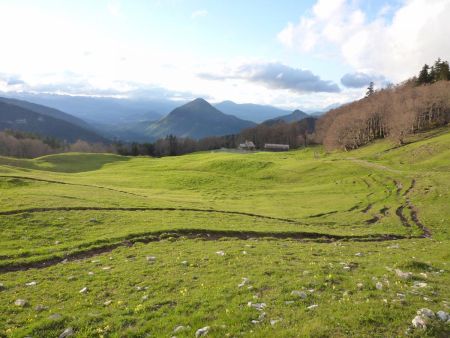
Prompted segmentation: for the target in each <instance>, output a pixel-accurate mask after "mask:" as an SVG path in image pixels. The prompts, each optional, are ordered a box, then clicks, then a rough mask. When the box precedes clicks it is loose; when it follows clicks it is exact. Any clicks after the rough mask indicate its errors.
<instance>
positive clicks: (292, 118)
mask: <svg viewBox="0 0 450 338" xmlns="http://www.w3.org/2000/svg"><path fill="white" fill-rule="evenodd" d="M307 117H309V115H308V114H306V113H305V112H302V111H301V110H298V109H297V110H294V111H293V112H292V113H290V114H287V115H282V116H278V117H276V118H273V119H270V120H267V121H264V122H263V124H265V125H267V126H272V125H274V124H277V123H280V122H286V123H292V122H297V121H301V120H303V119H305V118H307Z"/></svg>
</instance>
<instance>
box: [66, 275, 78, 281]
mask: <svg viewBox="0 0 450 338" xmlns="http://www.w3.org/2000/svg"><path fill="white" fill-rule="evenodd" d="M75 279H76V278H75V276H69V277H67V280H68V281H72V280H75Z"/></svg>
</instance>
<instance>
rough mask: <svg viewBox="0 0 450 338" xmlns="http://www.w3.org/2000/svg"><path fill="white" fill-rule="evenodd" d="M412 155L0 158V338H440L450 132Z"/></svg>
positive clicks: (401, 151) (367, 151) (376, 147)
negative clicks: (204, 335)
mask: <svg viewBox="0 0 450 338" xmlns="http://www.w3.org/2000/svg"><path fill="white" fill-rule="evenodd" d="M408 141H409V142H410V143H408V144H406V145H404V146H401V147H399V146H397V145H396V144H392V143H390V142H389V141H387V140H383V141H379V142H375V143H373V144H371V145H369V146H365V147H362V148H360V149H358V150H355V151H351V152H335V153H325V152H324V151H323V150H322V148H321V147H316V148H314V147H312V148H307V149H305V150H299V151H291V152H286V153H265V152H260V153H251V154H238V153H226V152H204V153H195V154H192V155H185V156H178V157H165V158H131V157H130V158H128V157H121V156H116V155H107V154H77V153H72V154H62V155H51V156H46V157H42V158H37V159H33V160H17V159H11V158H1V157H0V228H1V236H2V241H1V244H2V245H1V246H0V283H1V284H0V313H1V314H2V316H1V317H0V336H7V337H24V336H32V337H43V336H45V337H54V336H55V337H57V336H59V335H60V334H61V333H62V332H63V331H64V330H66V329H69V328H71V329H72V330H73V331H74V332H75V335H76V336H79V337H125V336H126V337H145V336H152V337H172V336H176V337H193V336H195V333H196V331H197V330H198V329H200V328H203V327H209V329H208V332H209V333H208V336H212V337H224V336H229V337H237V336H249V337H270V336H279V337H297V336H316V337H317V336H320V337H328V336H333V337H344V336H367V337H369V336H370V337H373V336H383V337H386V336H389V337H394V336H395V337H397V336H405V335H406V334H407V332H408V334H409V335H411V336H421V337H422V336H430V337H436V336H437V337H445V336H448V335H449V334H450V328H449V324H448V323H444V322H442V321H439V320H430V321H429V323H428V325H427V329H426V330H418V329H411V328H410V327H411V320H412V319H413V318H414V317H415V316H416V312H417V310H419V309H421V308H430V309H431V310H433V311H435V312H437V311H439V310H444V311H447V312H448V306H449V302H450V289H449V288H448V285H450V274H449V268H450V267H449V262H450V252H449V249H448V248H449V247H450V228H449V226H448V223H449V219H450V208H449V207H448V206H449V202H450V192H449V188H450V132H449V129H448V128H444V129H439V130H435V131H433V132H431V133H427V134H421V135H419V136H417V135H416V136H414V139H413V138H411V139H410V140H408ZM403 273H405V274H403ZM409 273H410V274H409ZM32 282H36V283H32ZM30 283H31V284H30ZM27 284H28V285H27ZM84 288H86V289H84ZM80 291H82V292H80ZM18 299H22V300H25V301H26V302H25V303H26V304H25V305H24V306H19V305H15V302H16V301H17V300H18ZM263 304H264V305H263ZM316 305H317V306H316ZM174 330H175V331H174Z"/></svg>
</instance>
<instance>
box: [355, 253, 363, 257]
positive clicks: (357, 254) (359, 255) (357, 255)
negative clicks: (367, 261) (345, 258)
mask: <svg viewBox="0 0 450 338" xmlns="http://www.w3.org/2000/svg"><path fill="white" fill-rule="evenodd" d="M355 256H356V257H362V256H364V254H363V253H362V252H357V253H355Z"/></svg>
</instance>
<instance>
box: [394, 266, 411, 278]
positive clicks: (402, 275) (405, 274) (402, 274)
mask: <svg viewBox="0 0 450 338" xmlns="http://www.w3.org/2000/svg"><path fill="white" fill-rule="evenodd" d="M395 274H396V275H397V277H398V278H400V279H403V280H408V279H411V278H412V276H413V274H412V273H411V272H403V271H402V270H400V269H395Z"/></svg>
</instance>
